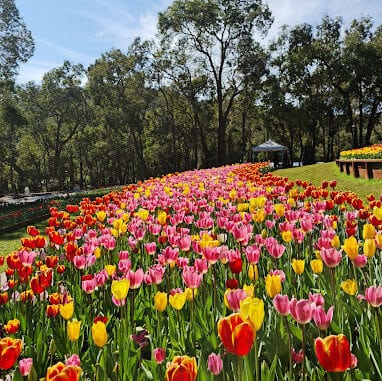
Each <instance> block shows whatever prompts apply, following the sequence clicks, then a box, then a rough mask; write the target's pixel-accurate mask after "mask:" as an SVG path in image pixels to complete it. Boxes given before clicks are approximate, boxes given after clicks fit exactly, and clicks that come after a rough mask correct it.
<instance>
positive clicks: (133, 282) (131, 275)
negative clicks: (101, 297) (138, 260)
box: [127, 269, 144, 290]
mask: <svg viewBox="0 0 382 381" xmlns="http://www.w3.org/2000/svg"><path fill="white" fill-rule="evenodd" d="M143 275H144V273H143V270H142V269H138V270H137V271H136V272H134V271H132V270H129V272H128V276H127V278H128V279H129V280H130V288H131V289H132V290H135V289H137V288H139V286H140V285H141V283H142V281H143Z"/></svg>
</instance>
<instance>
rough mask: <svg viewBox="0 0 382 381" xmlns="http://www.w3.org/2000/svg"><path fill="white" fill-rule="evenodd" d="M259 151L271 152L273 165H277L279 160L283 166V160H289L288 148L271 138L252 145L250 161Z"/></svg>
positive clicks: (253, 159)
mask: <svg viewBox="0 0 382 381" xmlns="http://www.w3.org/2000/svg"><path fill="white" fill-rule="evenodd" d="M260 152H271V153H273V155H272V161H273V163H274V166H275V167H278V166H279V163H280V162H281V163H282V164H283V166H285V162H288V161H289V152H288V148H287V147H285V146H283V145H281V144H278V143H276V142H274V141H273V140H267V141H266V142H264V143H262V144H260V145H258V146H256V147H252V149H251V154H252V161H256V159H257V154H258V153H260Z"/></svg>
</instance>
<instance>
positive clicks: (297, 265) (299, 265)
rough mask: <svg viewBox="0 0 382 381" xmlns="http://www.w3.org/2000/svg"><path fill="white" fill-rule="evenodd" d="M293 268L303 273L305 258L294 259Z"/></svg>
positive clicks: (299, 273)
mask: <svg viewBox="0 0 382 381" xmlns="http://www.w3.org/2000/svg"><path fill="white" fill-rule="evenodd" d="M292 268H293V271H294V272H295V273H296V274H298V275H301V274H302V273H303V272H304V268H305V261H304V260H303V259H292Z"/></svg>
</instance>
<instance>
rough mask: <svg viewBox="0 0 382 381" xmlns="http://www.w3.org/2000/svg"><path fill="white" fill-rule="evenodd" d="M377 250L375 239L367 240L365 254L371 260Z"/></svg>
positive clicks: (364, 247)
mask: <svg viewBox="0 0 382 381" xmlns="http://www.w3.org/2000/svg"><path fill="white" fill-rule="evenodd" d="M376 250H377V245H376V243H375V239H365V242H364V243H363V253H364V254H365V255H366V256H367V257H368V258H371V257H373V256H374V254H375V251H376Z"/></svg>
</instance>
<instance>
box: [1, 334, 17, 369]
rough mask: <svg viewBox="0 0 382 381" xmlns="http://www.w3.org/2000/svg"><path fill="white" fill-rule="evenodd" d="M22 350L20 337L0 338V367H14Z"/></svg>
mask: <svg viewBox="0 0 382 381" xmlns="http://www.w3.org/2000/svg"><path fill="white" fill-rule="evenodd" d="M21 350H22V342H21V340H20V339H12V338H10V337H4V338H2V339H1V340H0V369H2V370H7V369H10V368H12V367H13V365H14V364H15V362H16V360H17V357H19V355H20V353H21Z"/></svg>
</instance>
